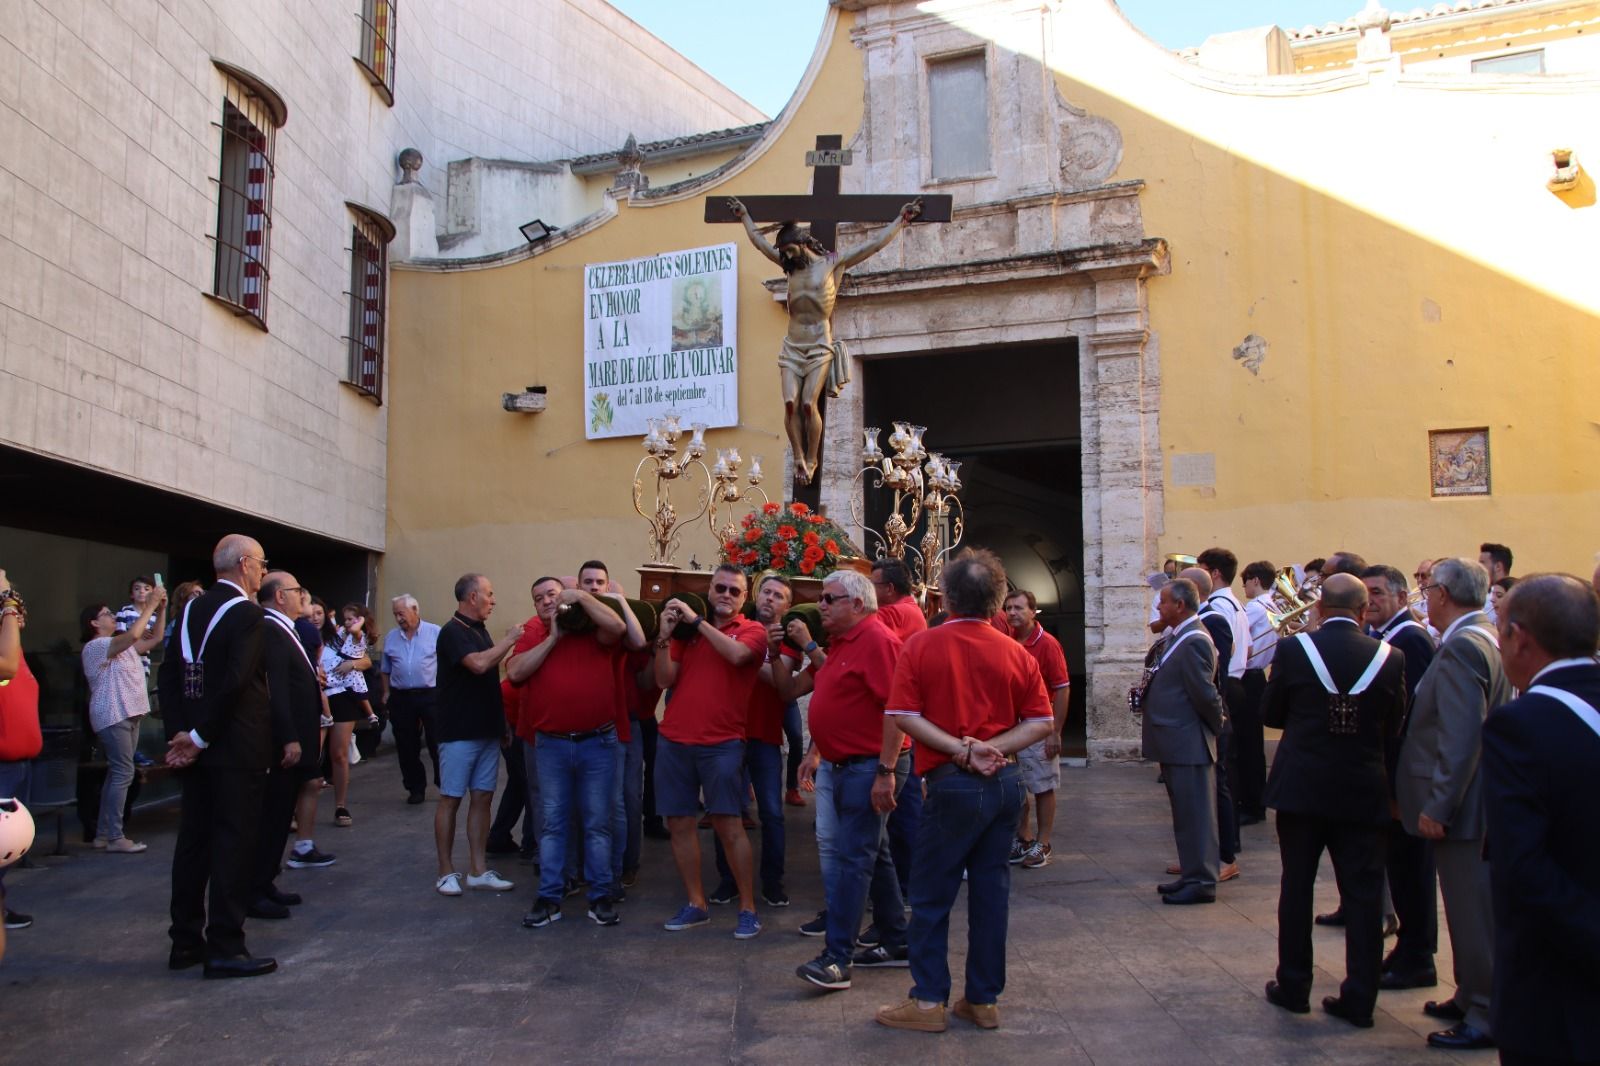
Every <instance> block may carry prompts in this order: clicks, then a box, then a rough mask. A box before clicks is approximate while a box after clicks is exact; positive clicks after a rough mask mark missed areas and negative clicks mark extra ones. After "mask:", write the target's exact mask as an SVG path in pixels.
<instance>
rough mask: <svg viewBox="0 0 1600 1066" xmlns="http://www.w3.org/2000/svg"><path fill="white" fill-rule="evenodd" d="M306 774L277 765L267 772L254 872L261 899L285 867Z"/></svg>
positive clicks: (253, 888)
mask: <svg viewBox="0 0 1600 1066" xmlns="http://www.w3.org/2000/svg"><path fill="white" fill-rule="evenodd" d="M304 781H305V778H304V777H302V776H301V775H300V773H299V772H298V771H297V770H293V769H290V770H285V769H283V768H282V767H280V766H274V767H273V768H272V769H271V770H270V771H268V772H267V782H266V786H265V788H263V790H262V796H261V833H260V837H259V838H258V840H257V843H256V861H255V872H254V874H253V875H252V876H251V879H250V881H251V884H250V896H251V898H252V899H259V898H260V897H262V896H264V895H266V894H267V892H268V891H270V890H271V889H272V882H273V881H274V880H276V879H277V876H278V871H279V870H281V869H282V868H283V849H284V846H285V845H287V844H288V843H289V823H290V822H291V821H293V820H294V801H295V799H296V798H297V797H298V796H299V795H300V786H301V784H302V783H304Z"/></svg>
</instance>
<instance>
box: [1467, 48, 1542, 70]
mask: <svg viewBox="0 0 1600 1066" xmlns="http://www.w3.org/2000/svg"><path fill="white" fill-rule="evenodd" d="M1472 73H1474V74H1543V73H1544V49H1543V48H1535V49H1534V50H1533V51H1531V52H1513V53H1512V54H1510V55H1507V56H1490V57H1489V58H1488V59H1474V60H1473V61H1472Z"/></svg>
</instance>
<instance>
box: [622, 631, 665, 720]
mask: <svg viewBox="0 0 1600 1066" xmlns="http://www.w3.org/2000/svg"><path fill="white" fill-rule="evenodd" d="M622 669H623V671H624V676H623V678H622V691H623V694H624V695H625V697H626V703H627V705H628V715H629V717H631V718H633V719H634V720H635V721H643V720H644V719H646V718H654V717H655V716H656V704H658V703H660V702H661V690H660V689H658V688H656V683H655V676H656V669H655V655H654V653H652V652H651V650H650V649H649V648H648V647H646V648H641V649H639V650H638V651H630V652H624V653H623V656H622ZM640 671H643V672H644V673H645V676H646V677H648V678H649V684H648V685H647V686H645V687H640V685H639V673H640ZM625 739H626V738H625Z"/></svg>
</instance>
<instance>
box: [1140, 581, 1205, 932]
mask: <svg viewBox="0 0 1600 1066" xmlns="http://www.w3.org/2000/svg"><path fill="white" fill-rule="evenodd" d="M1156 609H1157V611H1158V613H1159V617H1160V620H1161V622H1162V623H1164V625H1165V627H1166V628H1167V630H1168V631H1169V632H1168V635H1167V637H1166V640H1165V642H1164V643H1163V644H1162V645H1159V647H1160V651H1159V652H1158V653H1156V660H1155V673H1154V674H1153V675H1151V677H1150V680H1149V683H1148V685H1147V686H1146V687H1145V690H1144V701H1143V707H1144V724H1143V730H1142V746H1143V749H1144V757H1145V758H1147V759H1155V760H1156V761H1157V762H1159V763H1160V764H1161V774H1162V779H1163V780H1164V781H1165V782H1166V785H1167V798H1168V800H1169V801H1170V802H1171V804H1172V831H1173V836H1174V837H1175V838H1176V839H1177V844H1178V879H1177V880H1176V881H1169V882H1167V883H1166V884H1163V885H1160V886H1158V888H1157V891H1159V892H1160V893H1161V897H1162V902H1163V903H1172V904H1188V903H1215V902H1216V900H1217V873H1218V862H1217V803H1216V795H1217V785H1216V777H1215V774H1216V760H1217V733H1219V732H1220V731H1221V730H1222V721H1223V716H1224V713H1225V712H1224V711H1223V709H1222V697H1221V696H1220V695H1218V694H1217V684H1216V670H1217V649H1216V648H1215V647H1214V646H1213V645H1212V643H1211V638H1210V636H1209V635H1207V633H1206V630H1205V627H1204V626H1202V625H1201V624H1200V620H1199V618H1198V617H1197V614H1196V612H1198V611H1199V609H1200V591H1199V590H1198V589H1197V588H1196V587H1195V584H1194V582H1193V581H1190V580H1188V579H1187V578H1181V577H1180V578H1178V579H1176V580H1174V581H1170V582H1168V583H1167V584H1166V585H1163V586H1162V588H1161V597H1160V600H1159V601H1158V602H1157V605H1156Z"/></svg>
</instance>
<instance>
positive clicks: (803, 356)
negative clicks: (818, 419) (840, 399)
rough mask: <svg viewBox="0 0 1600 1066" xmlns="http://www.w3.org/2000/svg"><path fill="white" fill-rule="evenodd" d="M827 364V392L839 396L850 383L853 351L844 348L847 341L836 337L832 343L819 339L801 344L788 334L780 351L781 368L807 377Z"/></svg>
mask: <svg viewBox="0 0 1600 1066" xmlns="http://www.w3.org/2000/svg"><path fill="white" fill-rule="evenodd" d="M824 367H826V368H827V371H828V379H827V383H826V386H825V387H826V388H827V390H828V395H829V396H838V395H839V392H840V391H841V390H842V389H843V388H844V387H845V386H846V385H848V384H850V353H849V351H847V350H846V349H845V346H844V341H834V342H833V344H831V345H829V344H822V343H817V344H807V345H804V346H802V345H798V344H796V343H794V342H793V341H791V340H790V339H789V338H788V337H785V338H784V339H783V347H782V348H781V349H779V351H778V369H780V370H787V371H789V372H791V373H792V374H794V376H795V377H797V378H799V379H800V380H801V381H804V380H806V379H807V378H809V377H811V376H812V375H813V374H815V373H817V372H818V371H820V370H822V369H823V368H824Z"/></svg>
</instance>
